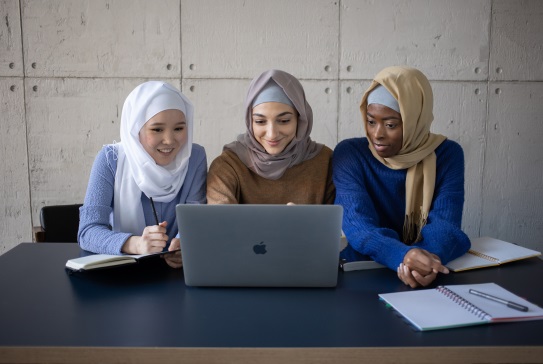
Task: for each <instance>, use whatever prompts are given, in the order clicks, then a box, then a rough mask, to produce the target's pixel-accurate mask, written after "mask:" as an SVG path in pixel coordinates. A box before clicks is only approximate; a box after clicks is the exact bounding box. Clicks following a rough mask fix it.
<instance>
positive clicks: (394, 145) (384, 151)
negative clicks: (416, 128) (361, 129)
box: [366, 104, 403, 158]
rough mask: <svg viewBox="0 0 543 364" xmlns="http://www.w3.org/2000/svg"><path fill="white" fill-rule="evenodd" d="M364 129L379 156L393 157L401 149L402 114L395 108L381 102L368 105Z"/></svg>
mask: <svg viewBox="0 0 543 364" xmlns="http://www.w3.org/2000/svg"><path fill="white" fill-rule="evenodd" d="M366 131H367V136H368V139H369V140H370V143H372V144H373V147H374V148H375V151H376V152H377V154H378V155H379V156H380V157H381V158H390V157H393V156H395V155H396V154H398V153H399V152H400V150H401V149H402V142H403V122H402V115H401V114H400V113H398V112H396V111H395V110H392V109H391V108H389V107H387V106H384V105H381V104H370V105H368V108H367V125H366Z"/></svg>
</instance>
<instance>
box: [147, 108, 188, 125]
mask: <svg viewBox="0 0 543 364" xmlns="http://www.w3.org/2000/svg"><path fill="white" fill-rule="evenodd" d="M147 122H148V123H149V124H157V123H184V122H186V119H185V114H184V113H183V112H182V111H181V110H177V109H168V110H163V111H161V112H159V113H157V114H156V115H155V116H153V117H152V118H150V119H149V120H148V121H147Z"/></svg>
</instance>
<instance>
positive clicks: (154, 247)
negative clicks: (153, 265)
mask: <svg viewBox="0 0 543 364" xmlns="http://www.w3.org/2000/svg"><path fill="white" fill-rule="evenodd" d="M166 225H167V222H165V221H164V222H162V223H160V224H158V225H152V226H147V227H146V228H145V229H144V230H143V234H142V236H141V251H143V253H142V254H144V253H158V252H160V251H162V250H163V249H164V247H166V243H167V242H168V235H167V234H166Z"/></svg>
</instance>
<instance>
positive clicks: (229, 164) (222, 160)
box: [209, 150, 249, 174]
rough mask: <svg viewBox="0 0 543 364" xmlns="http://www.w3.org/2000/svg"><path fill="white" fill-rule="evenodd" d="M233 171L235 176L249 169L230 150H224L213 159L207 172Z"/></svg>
mask: <svg viewBox="0 0 543 364" xmlns="http://www.w3.org/2000/svg"><path fill="white" fill-rule="evenodd" d="M224 169H229V170H234V171H236V173H237V174H239V173H240V172H241V171H248V170H249V168H248V167H247V166H246V165H245V163H243V162H242V161H241V159H239V157H238V155H237V154H236V153H235V152H233V151H231V150H224V151H223V152H222V153H221V154H220V155H219V156H218V157H216V158H215V159H213V161H212V162H211V165H210V166H209V170H210V171H212V170H224Z"/></svg>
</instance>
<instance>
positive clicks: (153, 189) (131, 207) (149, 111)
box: [113, 81, 194, 235]
mask: <svg viewBox="0 0 543 364" xmlns="http://www.w3.org/2000/svg"><path fill="white" fill-rule="evenodd" d="M171 109H174V110H180V111H182V112H183V114H185V118H186V122H187V133H188V135H187V142H186V144H185V145H184V146H183V148H182V149H181V150H180V151H179V152H178V153H177V156H176V157H175V160H174V161H173V162H172V163H171V164H169V165H168V166H159V165H158V164H156V163H155V160H154V159H153V158H152V157H151V156H150V155H149V154H148V153H147V152H146V151H145V149H144V148H143V146H142V145H141V143H140V140H139V132H140V130H141V128H142V127H143V125H144V124H145V123H146V122H147V121H148V120H149V119H150V118H152V117H153V116H155V115H156V114H158V113H159V112H161V111H164V110H171ZM193 110H194V109H193V106H192V104H191V102H190V101H189V100H188V99H187V98H186V97H185V96H184V95H183V94H181V92H179V91H178V90H177V89H175V88H174V87H173V86H171V85H169V84H167V83H165V82H159V81H149V82H145V83H143V84H141V85H139V86H138V87H136V88H135V89H134V90H133V91H132V92H131V93H130V95H128V97H127V98H126V101H125V103H124V106H123V111H122V115H121V142H120V143H118V144H117V146H118V160H117V173H116V175H115V195H114V196H115V197H114V206H113V230H114V231H122V232H126V233H132V234H135V235H141V234H142V232H143V229H145V226H146V225H145V219H144V216H143V207H142V204H141V193H142V192H143V193H144V194H145V195H146V196H147V197H152V198H153V200H154V201H158V202H170V201H172V200H173V199H174V198H175V197H176V196H177V194H178V192H179V190H180V189H181V186H182V185H183V182H184V181H185V176H186V175H187V170H188V164H189V158H190V154H191V151H192V123H193Z"/></svg>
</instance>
